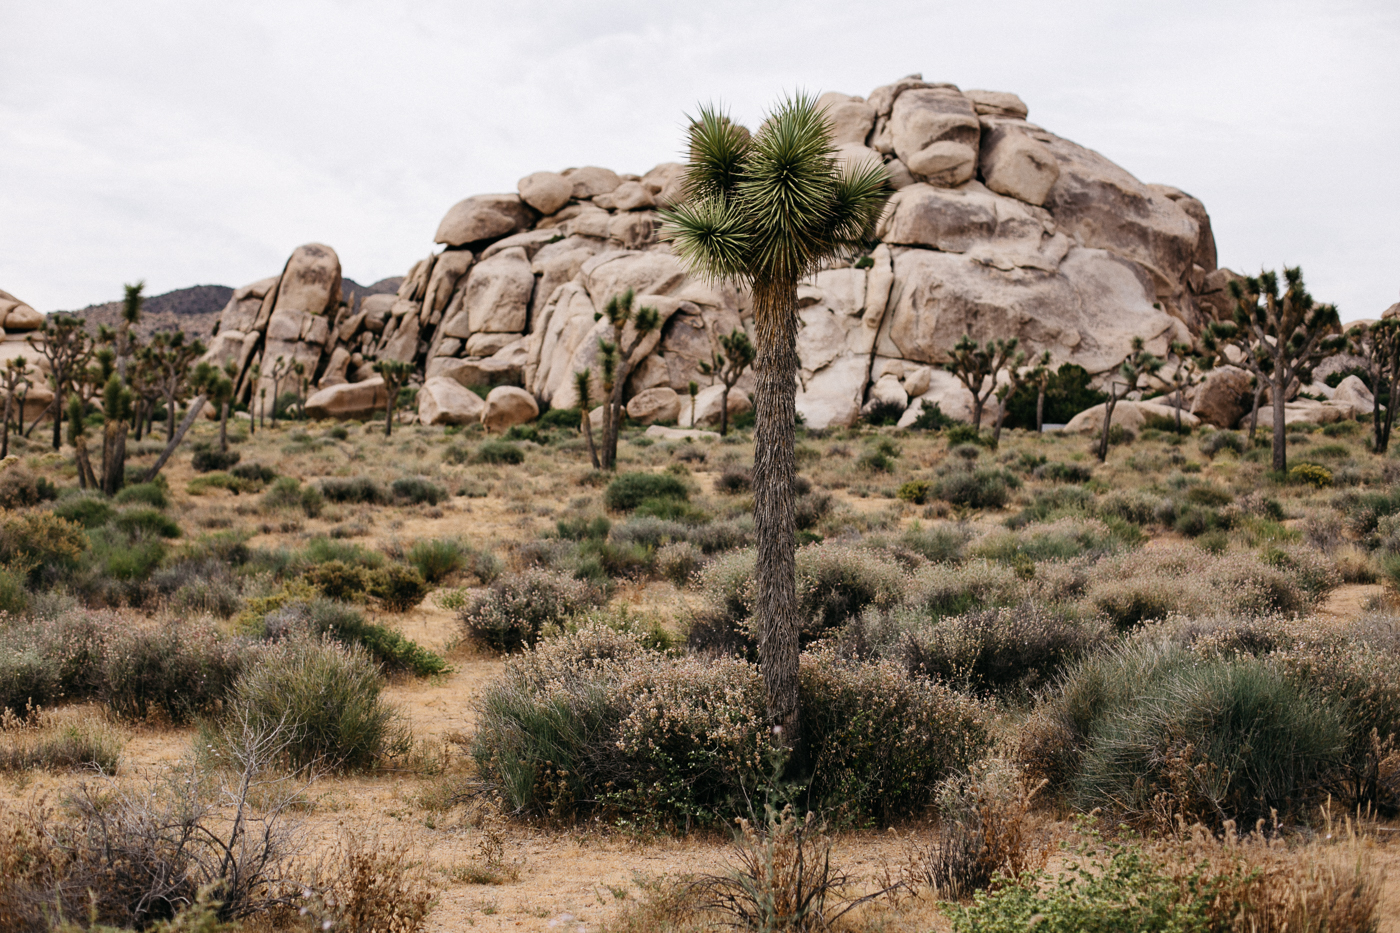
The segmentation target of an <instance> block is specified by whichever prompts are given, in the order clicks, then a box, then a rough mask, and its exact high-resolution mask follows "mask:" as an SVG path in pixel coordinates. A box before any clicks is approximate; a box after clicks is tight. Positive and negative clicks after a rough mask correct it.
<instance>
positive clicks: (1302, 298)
mask: <svg viewBox="0 0 1400 933" xmlns="http://www.w3.org/2000/svg"><path fill="white" fill-rule="evenodd" d="M1283 279H1284V285H1285V287H1284V289H1283V290H1282V291H1280V290H1279V280H1278V275H1277V274H1276V273H1274V272H1272V271H1269V272H1264V273H1261V274H1260V275H1259V276H1257V277H1253V276H1252V277H1250V278H1247V279H1245V280H1244V281H1243V282H1240V281H1238V280H1236V281H1232V282H1231V283H1230V294H1231V295H1232V296H1233V297H1234V299H1235V323H1236V324H1238V325H1239V326H1240V328H1242V329H1243V330H1245V331H1246V332H1247V333H1248V334H1249V335H1250V337H1251V340H1252V342H1253V344H1254V356H1255V357H1256V358H1257V359H1259V360H1260V362H1261V367H1260V368H1261V369H1262V370H1263V371H1264V373H1265V375H1267V376H1268V379H1269V390H1270V395H1271V397H1272V398H1273V410H1274V450H1273V454H1274V456H1273V468H1274V472H1275V473H1285V472H1287V470H1288V439H1287V434H1286V432H1285V430H1284V410H1283V404H1284V399H1285V398H1287V394H1288V389H1289V386H1290V385H1291V384H1292V383H1293V380H1294V379H1297V380H1298V381H1299V382H1302V381H1305V380H1306V379H1307V377H1308V376H1309V375H1310V374H1311V373H1312V368H1313V366H1315V365H1316V364H1317V363H1318V362H1319V361H1320V360H1321V359H1322V357H1323V356H1326V355H1328V354H1331V353H1334V352H1336V351H1337V350H1338V349H1339V348H1340V347H1341V346H1342V344H1343V343H1344V342H1345V339H1344V338H1343V337H1341V336H1340V335H1339V334H1336V333H1335V332H1336V331H1337V329H1338V328H1339V327H1340V318H1339V317H1338V316H1337V308H1336V306H1335V305H1330V304H1318V303H1317V302H1315V301H1314V300H1313V297H1312V295H1310V294H1308V290H1307V288H1306V287H1305V286H1304V284H1303V270H1302V269H1300V268H1298V267H1297V266H1293V267H1291V268H1290V267H1285V268H1284V270H1283Z"/></svg>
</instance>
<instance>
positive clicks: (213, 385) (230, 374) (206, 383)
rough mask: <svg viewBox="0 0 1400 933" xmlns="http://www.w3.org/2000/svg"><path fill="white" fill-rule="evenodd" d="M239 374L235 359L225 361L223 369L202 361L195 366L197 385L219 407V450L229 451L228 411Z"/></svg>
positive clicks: (195, 381) (222, 451) (221, 451)
mask: <svg viewBox="0 0 1400 933" xmlns="http://www.w3.org/2000/svg"><path fill="white" fill-rule="evenodd" d="M237 376H238V366H237V364H235V363H234V362H233V360H226V361H225V362H224V368H223V370H219V369H217V368H215V367H213V366H211V365H209V364H208V363H201V364H199V366H198V367H196V368H195V375H194V379H193V380H192V381H193V382H194V384H195V385H197V386H199V388H200V391H202V392H203V393H204V394H205V395H207V396H208V397H209V401H210V402H212V403H213V404H214V405H215V406H216V407H217V408H218V409H219V452H220V453H228V413H229V408H230V407H231V406H232V405H233V393H234V384H235V383H234V380H235V379H236V378H237Z"/></svg>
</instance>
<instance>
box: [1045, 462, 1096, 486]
mask: <svg viewBox="0 0 1400 933" xmlns="http://www.w3.org/2000/svg"><path fill="white" fill-rule="evenodd" d="M1093 473H1094V471H1093V469H1092V468H1091V467H1087V466H1084V465H1083V464H1079V463H1059V462H1051V463H1042V464H1040V465H1039V466H1037V467H1036V468H1035V469H1034V470H1033V471H1032V475H1033V476H1035V478H1036V479H1040V480H1045V481H1046V482H1050V483H1087V482H1089V480H1090V479H1091V478H1092V476H1093Z"/></svg>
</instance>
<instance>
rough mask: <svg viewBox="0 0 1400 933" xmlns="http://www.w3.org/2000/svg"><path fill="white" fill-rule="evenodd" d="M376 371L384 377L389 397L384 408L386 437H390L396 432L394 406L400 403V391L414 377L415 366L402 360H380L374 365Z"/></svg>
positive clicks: (385, 389) (385, 388)
mask: <svg viewBox="0 0 1400 933" xmlns="http://www.w3.org/2000/svg"><path fill="white" fill-rule="evenodd" d="M374 371H375V372H377V373H379V375H380V376H381V377H383V379H384V391H385V392H387V393H388V395H389V399H388V402H387V403H386V404H385V406H384V408H385V411H384V436H385V437H389V436H390V435H391V434H392V433H393V430H394V406H395V405H397V404H398V401H399V389H402V388H403V387H404V384H405V383H406V382H408V378H409V377H410V376H412V375H413V364H412V363H405V362H403V361H401V360H380V361H379V362H378V363H375V364H374Z"/></svg>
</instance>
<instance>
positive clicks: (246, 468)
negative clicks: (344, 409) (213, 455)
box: [229, 428, 344, 483]
mask: <svg viewBox="0 0 1400 933" xmlns="http://www.w3.org/2000/svg"><path fill="white" fill-rule="evenodd" d="M331 430H332V431H334V430H335V428H332V429H331ZM341 440H344V438H341ZM229 472H230V473H232V474H233V475H234V476H236V477H238V478H239V479H241V480H247V481H248V482H250V483H270V482H272V481H273V480H275V479H276V478H277V471H276V470H274V469H273V468H272V467H270V466H263V465H262V464H260V463H240V464H238V466H236V467H234V468H233V469H231V470H229Z"/></svg>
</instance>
